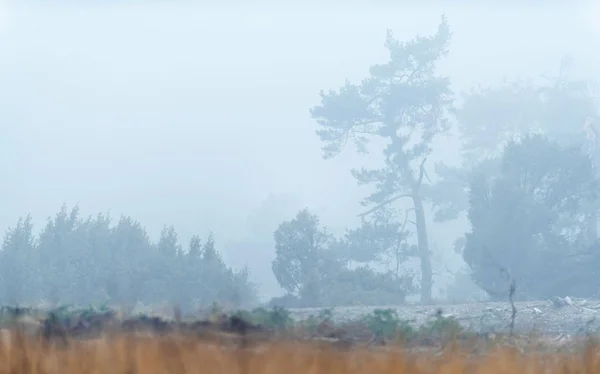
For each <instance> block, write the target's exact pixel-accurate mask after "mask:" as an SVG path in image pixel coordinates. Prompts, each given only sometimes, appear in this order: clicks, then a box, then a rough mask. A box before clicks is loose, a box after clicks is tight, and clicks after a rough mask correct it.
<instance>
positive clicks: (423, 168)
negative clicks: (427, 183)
mask: <svg viewBox="0 0 600 374" xmlns="http://www.w3.org/2000/svg"><path fill="white" fill-rule="evenodd" d="M425 161H427V157H424V158H423V161H421V165H419V179H418V180H417V188H418V187H421V183H422V182H423V176H424V175H425ZM428 178H429V177H428Z"/></svg>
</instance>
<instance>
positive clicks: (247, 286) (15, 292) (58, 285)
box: [0, 207, 257, 310]
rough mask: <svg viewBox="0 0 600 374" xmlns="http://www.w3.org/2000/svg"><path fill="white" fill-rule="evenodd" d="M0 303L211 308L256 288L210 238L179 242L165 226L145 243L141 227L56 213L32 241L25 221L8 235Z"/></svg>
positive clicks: (0, 255)
mask: <svg viewBox="0 0 600 374" xmlns="http://www.w3.org/2000/svg"><path fill="white" fill-rule="evenodd" d="M0 277H1V279H2V286H3V287H1V288H0V303H4V304H11V305H14V304H22V305H23V304H29V305H31V304H36V303H38V302H40V301H42V300H46V301H48V302H50V303H54V304H73V305H89V304H99V303H109V304H113V305H132V304H135V303H136V302H141V303H144V304H150V305H156V304H159V303H163V302H171V303H172V304H173V305H178V306H180V307H181V308H183V309H184V310H185V309H189V308H191V307H192V306H194V305H207V304H211V303H213V302H219V303H224V304H230V305H238V306H244V305H251V304H253V303H255V302H256V301H257V300H256V290H255V288H254V286H253V284H252V283H251V282H250V279H249V274H248V271H247V270H246V269H244V270H242V271H236V270H233V269H231V268H229V267H227V266H226V265H225V263H224V262H223V260H222V259H221V257H220V255H219V253H218V251H217V250H216V249H215V244H214V240H213V239H212V236H210V237H209V239H208V240H207V241H206V243H204V245H203V244H202V243H201V240H200V238H199V237H198V236H194V237H193V238H192V240H191V241H190V244H189V247H188V248H186V249H184V248H183V247H182V246H181V245H180V244H179V240H178V237H177V233H176V232H175V229H174V228H173V227H165V229H164V230H163V231H162V233H161V236H160V239H159V240H158V242H156V243H153V242H152V241H151V240H150V238H149V237H148V235H147V233H146V230H145V229H144V228H143V227H142V226H141V224H140V223H139V222H137V221H135V220H133V219H132V218H130V217H122V218H121V219H119V220H118V221H117V222H116V224H114V225H113V224H112V220H111V218H110V217H109V216H108V215H104V214H99V215H97V216H96V217H88V218H87V219H82V218H81V217H80V214H79V209H78V207H75V208H73V209H72V210H71V211H68V210H67V209H66V207H63V208H62V209H61V211H60V212H59V213H58V214H57V215H56V216H55V217H53V218H51V219H49V220H48V222H47V224H46V226H45V227H44V228H43V229H42V231H41V233H40V234H39V235H38V236H35V235H34V233H33V226H32V224H31V218H30V217H27V218H23V219H19V221H18V222H17V225H16V226H15V227H14V228H12V229H10V230H8V231H7V233H6V235H5V237H4V241H3V243H2V250H1V251H0Z"/></svg>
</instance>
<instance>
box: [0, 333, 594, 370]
mask: <svg viewBox="0 0 600 374" xmlns="http://www.w3.org/2000/svg"><path fill="white" fill-rule="evenodd" d="M470 352H471V351H470V350H469V351H467V350H465V349H458V348H448V349H446V350H444V351H438V352H436V351H427V352H407V351H406V350H403V349H401V348H400V347H392V348H390V347H385V348H377V349H374V348H373V349H368V348H357V349H347V350H341V349H336V348H333V347H331V346H330V345H327V343H315V342H313V343H308V342H307V343H299V342H296V343H293V342H286V341H278V342H263V343H260V344H258V345H255V346H253V347H252V348H238V347H235V346H233V345H231V344H227V345H223V344H217V343H212V342H210V341H206V340H204V341H200V340H198V339H193V338H189V337H151V336H132V335H123V334H120V335H116V336H113V337H106V338H102V339H96V340H89V341H85V340H73V341H70V342H69V346H68V347H64V346H60V345H56V344H48V343H45V342H43V341H41V340H39V339H34V338H29V337H27V336H25V335H20V334H11V335H7V334H5V335H3V337H2V339H1V340H0V374H1V373H11V374H16V373H61V374H70V373H73V374H75V373H77V374H80V373H94V374H100V373H110V374H115V373H124V374H125V373H126V374H133V373H144V374H146V373H148V374H150V373H156V374H159V373H160V374H165V373H178V374H183V373H198V374H200V373H215V374H230V373H240V374H242V373H257V374H258V373H260V374H281V373H285V374H295V373H303V374H304V373H306V374H308V373H314V374H317V373H327V374H337V373H340V374H341V373H344V374H348V373H368V374H376V373H394V374H402V373H411V374H420V373H444V374H458V373H482V374H483V373H486V374H494V373H498V374H500V373H503V374H518V373H528V374H534V373H548V374H550V373H600V347H598V346H596V345H594V344H588V345H587V346H586V347H585V348H582V349H580V350H579V351H577V352H574V353H561V354H558V353H554V354H547V353H540V352H537V353H536V352H530V353H527V354H524V353H521V352H520V351H519V350H518V349H514V348H507V347H504V348H495V349H492V350H490V351H488V352H487V353H486V354H476V355H474V354H472V353H470Z"/></svg>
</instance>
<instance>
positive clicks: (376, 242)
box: [273, 209, 412, 306]
mask: <svg viewBox="0 0 600 374" xmlns="http://www.w3.org/2000/svg"><path fill="white" fill-rule="evenodd" d="M388 223H389V222H388ZM390 230H392V231H390ZM397 230H398V227H397V226H394V225H393V224H389V225H386V226H378V225H373V224H369V225H367V226H364V227H361V228H359V229H356V230H349V231H348V232H347V234H346V236H345V237H343V238H335V237H334V236H333V235H331V234H328V233H327V230H326V229H325V228H324V227H322V226H321V224H320V222H319V218H318V217H317V216H316V215H314V214H311V213H310V212H309V211H308V210H307V209H304V210H301V211H300V212H298V213H297V215H296V217H295V218H294V219H292V220H290V221H286V222H283V223H282V224H281V225H280V226H279V228H278V229H277V231H275V234H274V237H275V251H276V257H275V260H274V261H273V272H274V274H275V277H276V278H277V281H278V282H279V284H280V285H281V287H282V288H284V289H285V290H286V292H287V294H288V297H287V298H286V299H287V302H286V305H292V306H336V305H354V304H357V303H359V304H363V303H366V304H376V303H381V302H385V301H387V302H393V303H402V302H404V299H405V297H406V295H407V294H408V293H410V292H411V291H412V276H411V275H410V274H404V273H401V272H400V270H399V269H398V268H396V270H395V271H385V272H378V271H374V270H373V269H371V268H370V267H369V266H368V264H367V263H369V262H371V261H373V260H375V259H376V257H378V256H383V255H384V254H385V253H389V251H390V250H391V249H392V248H394V249H395V250H397V252H400V250H401V249H404V247H402V246H401V244H402V243H400V244H397V243H396V242H397V240H398V238H399V236H398V231H397ZM396 256H397V257H398V261H399V262H402V260H403V259H405V258H406V256H405V255H404V254H403V253H396ZM352 261H355V262H362V263H363V264H362V265H361V266H358V267H355V268H353V267H352V266H350V264H351V262H352Z"/></svg>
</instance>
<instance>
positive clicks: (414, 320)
mask: <svg viewBox="0 0 600 374" xmlns="http://www.w3.org/2000/svg"><path fill="white" fill-rule="evenodd" d="M515 307H516V310H517V314H516V318H515V332H519V333H530V332H532V331H538V332H540V333H545V334H552V335H560V334H564V335H577V334H581V333H600V300H585V299H575V298H569V297H565V298H559V297H556V298H553V299H552V300H546V301H527V302H516V303H515ZM375 309H394V310H395V311H396V313H397V314H398V317H399V318H400V319H401V320H405V321H408V322H409V323H410V324H412V325H415V326H418V325H421V324H423V323H425V322H427V321H428V320H429V319H431V318H432V317H433V316H435V314H436V312H437V311H438V310H440V309H441V310H442V313H443V315H444V316H453V317H455V318H456V319H457V320H458V321H459V322H460V323H461V324H462V325H463V326H464V327H465V328H468V329H470V330H471V331H477V332H482V333H486V332H492V333H493V332H504V331H507V330H508V328H509V326H510V322H511V314H512V307H511V304H510V303H509V302H482V303H472V304H454V305H443V304H439V305H427V306H423V305H403V306H386V305H382V306H379V307H338V308H331V310H332V311H333V315H334V319H335V320H336V321H339V322H342V321H347V320H350V319H353V318H357V317H360V316H362V315H365V314H368V313H371V312H372V311H373V310H375ZM320 310H322V308H304V309H290V312H291V314H292V316H293V317H294V318H296V319H300V320H302V319H306V318H308V317H309V316H311V315H317V314H318V313H319V311H320Z"/></svg>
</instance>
